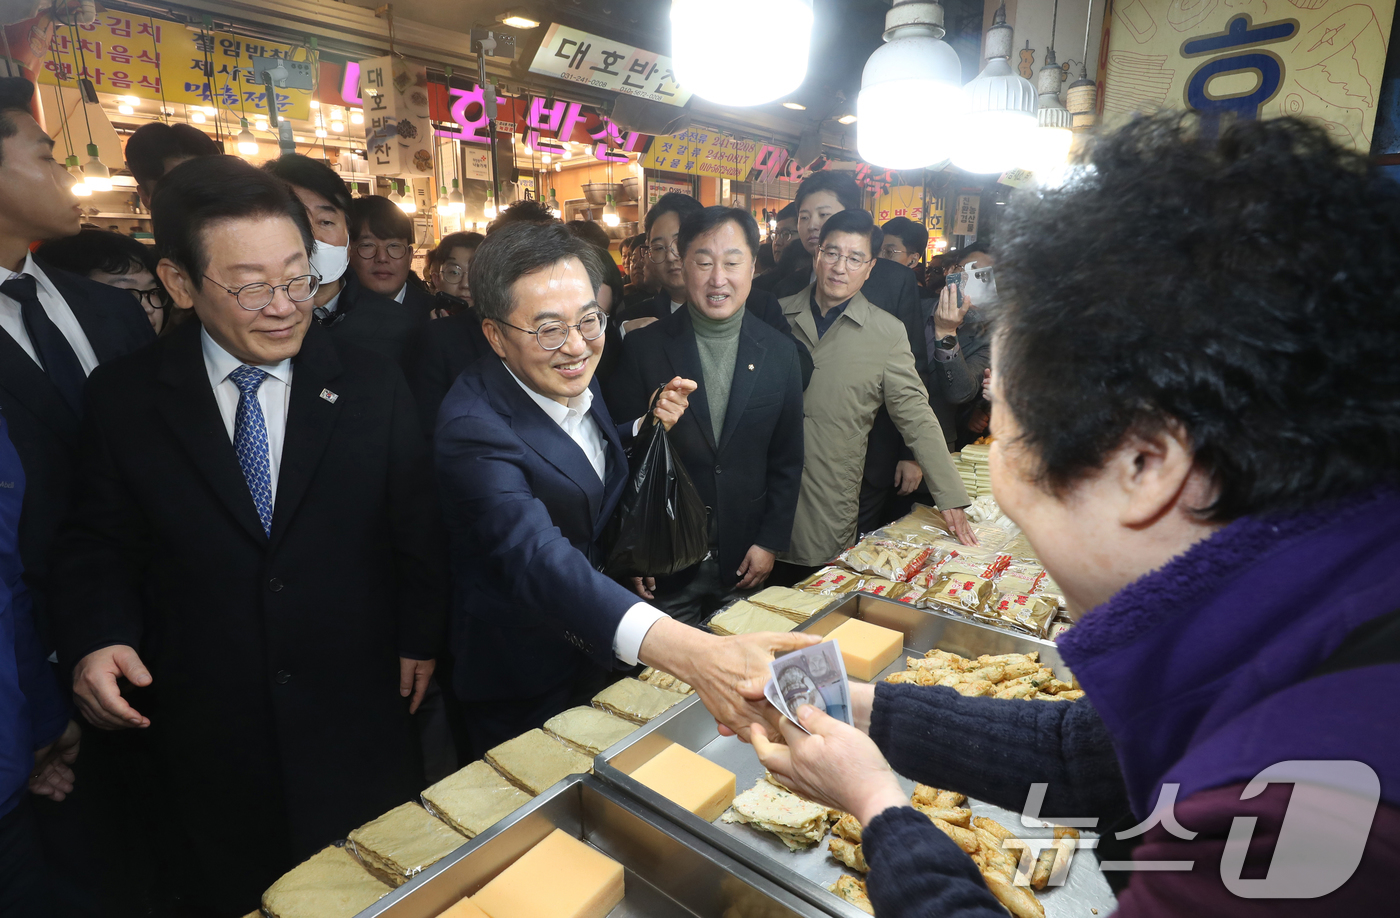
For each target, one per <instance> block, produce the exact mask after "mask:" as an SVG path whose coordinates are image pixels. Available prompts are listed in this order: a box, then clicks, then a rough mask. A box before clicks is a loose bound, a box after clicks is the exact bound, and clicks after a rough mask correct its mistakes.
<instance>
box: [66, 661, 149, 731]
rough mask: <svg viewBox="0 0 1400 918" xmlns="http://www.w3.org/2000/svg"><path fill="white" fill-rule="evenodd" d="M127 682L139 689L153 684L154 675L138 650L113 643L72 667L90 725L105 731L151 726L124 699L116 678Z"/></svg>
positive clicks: (77, 696) (75, 693)
mask: <svg viewBox="0 0 1400 918" xmlns="http://www.w3.org/2000/svg"><path fill="white" fill-rule="evenodd" d="M122 676H125V677H126V679H127V680H128V681H129V682H130V683H131V684H132V685H135V686H137V687H139V688H145V687H146V686H148V685H150V684H151V674H150V672H149V671H147V669H146V664H144V663H142V662H141V657H140V656H139V655H138V654H137V653H136V648H135V647H132V646H130V645H129V644H113V645H111V646H110V647H103V648H102V649H100V650H94V651H93V652H92V653H90V654H88V655H87V656H85V657H83V658H82V659H81V660H79V661H78V665H77V666H76V667H74V668H73V696H74V698H75V699H76V700H77V702H78V709H79V710H81V711H82V712H83V716H84V717H86V718H87V719H88V723H90V724H92V725H93V726H94V727H100V728H101V729H103V730H122V729H125V728H127V727H149V726H150V725H151V722H150V720H149V719H148V718H146V717H143V716H142V715H141V712H139V711H137V710H136V709H135V708H133V707H132V706H131V705H129V704H127V703H126V699H124V698H122V693H121V689H120V688H118V687H117V679H118V678H120V677H122Z"/></svg>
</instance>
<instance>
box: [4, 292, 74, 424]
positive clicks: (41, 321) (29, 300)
mask: <svg viewBox="0 0 1400 918" xmlns="http://www.w3.org/2000/svg"><path fill="white" fill-rule="evenodd" d="M0 293H3V294H5V296H7V297H9V298H10V299H12V300H14V301H15V302H17V303H19V313H20V318H21V320H23V322H24V330H25V331H26V332H28V333H29V343H30V344H32V345H33V346H34V353H35V354H37V355H38V357H39V365H40V366H42V367H43V368H44V373H45V374H47V375H48V377H49V382H51V383H53V384H54V388H56V389H58V392H59V394H60V395H62V396H63V400H64V401H66V402H67V403H68V405H69V407H71V408H72V409H73V411H74V413H76V414H79V415H81V414H82V408H83V383H84V382H86V381H87V374H86V373H84V372H83V365H82V364H81V363H80V362H79V361H78V355H77V354H75V353H74V352H73V345H71V344H69V343H68V339H67V338H65V337H64V336H63V332H61V331H59V330H58V326H57V325H55V324H53V320H52V319H50V318H49V314H48V313H47V312H45V311H44V304H43V303H41V302H39V288H38V284H37V283H36V282H35V280H34V278H32V277H30V276H29V275H28V274H20V275H17V276H15V277H12V278H10V279H9V280H7V281H5V282H4V283H3V284H0Z"/></svg>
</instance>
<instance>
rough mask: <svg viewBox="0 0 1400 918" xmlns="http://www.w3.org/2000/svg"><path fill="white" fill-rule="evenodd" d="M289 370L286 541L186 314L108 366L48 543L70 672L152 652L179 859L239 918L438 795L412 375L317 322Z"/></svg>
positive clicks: (430, 589) (143, 700)
mask: <svg viewBox="0 0 1400 918" xmlns="http://www.w3.org/2000/svg"><path fill="white" fill-rule="evenodd" d="M293 366H294V369H293V374H292V391H291V398H290V404H289V409H288V417H287V425H286V435H285V440H284V446H283V449H282V460H281V466H280V472H279V477H278V482H277V495H276V505H275V507H274V511H273V519H272V534H271V538H270V539H269V538H268V537H267V536H265V535H264V534H263V530H262V525H261V524H260V522H259V521H258V516H257V511H256V510H255V508H254V505H253V500H252V497H251V496H250V494H249V492H248V485H247V483H246V481H245V480H244V478H243V473H242V471H241V470H240V468H239V464H238V458H237V455H236V454H235V452H234V448H233V444H232V443H231V442H230V438H229V435H228V432H227V430H226V428H225V426H224V422H223V420H222V418H221V417H220V415H219V410H218V406H217V404H216V402H215V400H214V393H213V390H212V389H211V387H210V385H209V377H208V373H207V371H206V369H205V364H204V359H203V354H202V352H201V349H200V326H199V324H198V323H195V322H191V323H189V324H188V325H187V326H185V327H182V328H180V329H177V330H176V332H175V333H174V334H172V335H171V336H169V337H167V338H163V339H161V340H160V341H159V342H158V343H157V344H155V345H154V346H152V347H148V348H145V349H143V350H141V351H139V352H137V353H136V354H132V355H130V356H129V357H126V358H124V359H122V360H119V361H116V362H114V363H112V364H111V365H110V366H104V367H102V368H101V369H100V370H98V372H97V373H95V374H94V378H93V382H92V385H90V386H89V387H88V390H87V392H88V403H87V417H86V418H85V420H84V425H83V442H82V446H81V448H80V464H79V475H78V484H77V486H76V488H75V494H74V508H73V516H72V518H71V520H70V522H69V524H68V525H67V526H66V527H65V528H64V531H63V533H62V534H60V536H59V538H58V541H57V543H56V544H55V546H54V550H53V555H54V573H55V578H54V579H55V586H54V589H53V608H54V618H55V623H56V625H57V630H58V633H59V652H60V658H61V662H63V663H64V664H65V665H66V666H67V667H71V666H72V665H73V664H74V663H75V662H76V661H77V660H79V659H81V658H82V657H83V656H84V655H85V654H87V653H89V652H91V651H93V650H97V649H98V648H101V647H105V646H109V645H111V644H130V645H132V646H134V647H136V648H137V650H138V651H139V652H140V654H141V658H142V660H143V661H144V662H145V663H146V665H147V667H148V668H149V669H150V671H151V674H152V676H153V677H154V682H153V683H152V685H151V686H150V688H149V689H147V690H144V692H138V693H137V695H138V696H140V697H134V698H133V704H134V705H135V706H136V708H137V709H138V710H141V711H142V713H144V714H147V715H148V716H149V717H150V718H151V726H150V728H149V739H150V740H151V741H152V742H154V743H155V749H156V753H157V761H159V762H160V763H161V766H162V768H163V773H162V774H161V776H160V782H159V783H160V785H161V786H162V787H163V788H164V793H163V795H162V799H161V802H162V803H163V804H164V810H165V812H166V813H168V814H171V813H173V814H175V823H176V824H177V825H178V826H179V827H180V828H179V832H180V833H181V834H180V835H179V836H176V837H174V838H171V839H169V840H170V841H171V842H172V843H173V844H174V847H176V848H177V849H178V851H177V854H178V856H179V858H180V862H179V863H177V864H172V865H171V869H172V871H174V872H175V873H176V875H177V876H182V877H184V878H185V880H186V882H188V884H189V885H190V889H192V890H197V891H200V893H201V894H205V893H207V898H208V899H209V900H210V902H211V903H214V904H217V907H219V908H222V909H225V910H227V911H229V912H230V913H232V914H239V913H242V912H246V911H247V910H249V909H252V908H254V907H256V905H257V902H258V897H259V895H260V894H261V893H262V891H263V890H264V889H266V888H267V886H268V885H269V884H270V883H271V882H272V881H274V880H275V879H277V877H278V876H279V875H280V874H281V873H283V872H284V871H286V870H287V869H289V868H290V867H292V866H295V864H296V863H297V862H298V861H299V860H300V859H302V858H304V857H306V856H308V855H310V854H311V853H312V852H314V851H315V850H316V849H318V848H319V847H321V846H323V845H325V844H327V843H329V842H331V841H334V840H335V839H337V838H342V837H344V836H345V834H346V833H347V832H349V831H350V830H351V829H353V828H355V827H356V826H357V825H360V824H362V823H364V822H365V821H367V820H369V819H373V818H374V817H375V816H378V815H379V814H381V813H383V812H385V811H386V810H388V809H390V808H392V807H394V806H396V805H398V804H400V803H402V802H403V801H404V800H407V799H409V798H410V797H411V796H412V795H413V794H415V793H416V792H418V791H419V790H420V789H421V787H422V783H423V782H422V768H421V762H420V761H419V760H418V759H417V758H416V753H415V746H414V744H415V737H414V733H413V730H412V725H411V722H410V720H409V716H408V701H407V699H404V698H402V697H400V695H399V690H398V684H399V661H398V658H399V657H400V656H406V657H413V658H417V659H428V658H432V657H434V656H435V655H436V654H437V653H438V651H439V649H440V644H441V637H442V632H443V631H444V623H445V622H444V619H445V613H446V606H447V597H446V578H445V563H444V562H445V552H444V550H443V548H442V539H441V535H440V526H441V522H440V518H439V516H438V505H437V501H436V497H435V494H434V491H433V480H432V474H431V468H430V466H429V457H428V451H427V448H426V445H425V444H424V442H423V437H422V433H421V431H420V429H419V426H418V416H417V412H416V411H415V409H414V404H413V398H412V396H411V395H410V394H409V391H408V384H407V383H406V382H404V379H403V374H402V373H401V372H400V371H399V369H398V367H397V366H396V365H394V364H393V363H392V362H391V361H389V360H387V359H385V358H384V357H382V356H381V355H379V354H374V353H371V352H369V351H365V350H362V349H360V348H356V347H353V346H348V345H347V346H341V345H338V344H336V343H335V342H333V341H332V339H331V337H330V336H329V335H328V334H326V331H325V329H323V328H320V327H319V326H317V325H315V324H314V323H313V324H312V325H311V327H310V328H309V329H308V331H307V334H306V339H305V341H304V342H303V344H302V348H301V353H300V354H298V355H297V357H296V358H295V359H294V364H293ZM332 396H333V397H332ZM180 814H183V816H181V815H180Z"/></svg>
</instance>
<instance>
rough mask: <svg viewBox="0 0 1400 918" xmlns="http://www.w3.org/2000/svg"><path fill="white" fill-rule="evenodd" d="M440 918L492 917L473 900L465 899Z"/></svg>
mask: <svg viewBox="0 0 1400 918" xmlns="http://www.w3.org/2000/svg"><path fill="white" fill-rule="evenodd" d="M438 918H491V916H490V915H488V914H486V913H485V912H483V911H482V910H481V909H480V908H479V907H477V905H476V903H474V902H472V900H471V899H469V898H464V899H461V900H460V901H458V903H457V904H456V905H453V906H451V907H449V908H448V909H447V911H445V912H443V913H442V914H440V915H438Z"/></svg>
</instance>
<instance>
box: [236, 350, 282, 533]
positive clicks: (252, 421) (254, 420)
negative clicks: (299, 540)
mask: <svg viewBox="0 0 1400 918" xmlns="http://www.w3.org/2000/svg"><path fill="white" fill-rule="evenodd" d="M228 378H229V379H231V380H233V384H234V385H235V386H237V387H238V392H239V395H238V413H237V414H236V415H235V416H234V421H233V449H234V451H235V452H236V453H238V465H239V467H240V468H242V469H243V477H244V479H245V480H247V482H248V491H249V492H250V493H251V494H252V495H253V505H254V506H255V507H257V508H258V518H259V519H260V520H262V528H263V534H264V535H269V536H270V535H272V467H271V465H270V464H269V463H268V458H267V424H266V423H264V422H263V413H262V405H259V404H258V386H261V385H262V382H263V380H264V379H267V373H266V372H265V371H263V370H259V369H258V368H257V367H239V368H238V369H236V370H234V371H233V372H232V373H230V374H228Z"/></svg>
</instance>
